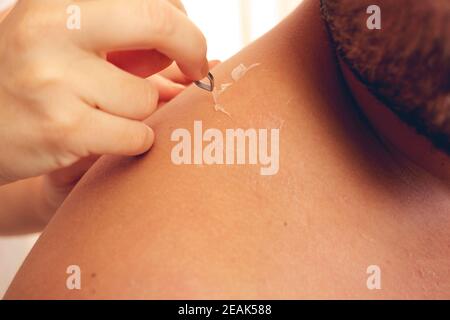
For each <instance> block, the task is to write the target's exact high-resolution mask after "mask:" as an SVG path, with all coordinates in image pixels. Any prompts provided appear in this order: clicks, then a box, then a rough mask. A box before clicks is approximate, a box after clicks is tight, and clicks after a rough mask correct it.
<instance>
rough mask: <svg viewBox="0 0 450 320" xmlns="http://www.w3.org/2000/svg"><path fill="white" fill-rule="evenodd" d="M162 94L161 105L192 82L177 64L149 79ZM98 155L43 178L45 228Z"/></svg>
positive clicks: (40, 209) (41, 208)
mask: <svg viewBox="0 0 450 320" xmlns="http://www.w3.org/2000/svg"><path fill="white" fill-rule="evenodd" d="M218 63H219V61H217V60H213V61H210V62H209V67H210V69H212V68H213V67H214V66H216V65H217V64H218ZM148 80H149V81H151V82H152V83H153V85H154V86H155V88H156V89H157V90H158V92H159V103H158V104H159V105H163V104H164V103H167V102H169V101H170V100H172V99H173V98H175V97H176V96H177V95H178V94H179V93H181V92H182V91H183V90H184V89H185V88H186V86H187V85H189V84H191V83H192V80H190V79H189V78H187V77H186V76H185V75H184V74H183V73H182V72H181V70H180V68H178V66H177V65H176V64H172V65H170V66H169V67H168V68H166V69H165V70H163V71H161V72H159V73H158V74H155V75H153V76H151V77H150V78H149V79H148ZM97 159H98V156H90V157H88V158H84V159H81V160H80V161H78V162H77V163H75V164H73V165H72V166H70V167H67V168H62V169H59V170H56V171H54V172H52V173H50V174H47V175H45V176H44V177H43V181H42V182H43V183H42V192H41V195H42V196H41V197H40V198H39V201H40V204H39V205H37V207H38V208H39V210H38V212H37V214H38V215H39V216H40V217H39V220H40V221H41V222H42V225H43V226H44V225H46V224H47V223H48V222H49V221H50V219H51V217H52V216H53V214H54V213H55V212H56V210H57V209H58V208H59V207H60V205H61V204H62V203H63V201H64V200H65V199H66V197H67V196H68V195H69V193H70V192H71V191H72V189H73V188H74V187H75V186H76V184H77V183H78V181H79V180H80V179H81V178H82V177H83V175H84V174H85V173H86V172H87V171H88V170H89V169H90V168H91V166H92V165H93V164H94V163H95V162H96V161H97Z"/></svg>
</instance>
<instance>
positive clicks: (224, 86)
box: [212, 63, 260, 118]
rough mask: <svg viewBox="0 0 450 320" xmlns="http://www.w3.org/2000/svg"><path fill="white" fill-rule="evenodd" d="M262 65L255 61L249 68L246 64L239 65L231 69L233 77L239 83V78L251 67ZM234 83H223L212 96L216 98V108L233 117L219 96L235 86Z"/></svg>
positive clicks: (215, 89)
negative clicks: (220, 101)
mask: <svg viewBox="0 0 450 320" xmlns="http://www.w3.org/2000/svg"><path fill="white" fill-rule="evenodd" d="M259 65H260V63H254V64H252V65H251V66H249V67H248V68H247V67H246V66H245V65H244V64H242V63H241V64H240V65H238V66H237V67H236V68H234V69H233V71H231V78H232V79H233V81H234V83H237V82H238V81H239V80H241V79H242V78H243V77H244V76H245V75H246V74H247V73H248V72H249V71H250V70H251V69H253V68H256V67H258V66H259ZM234 83H224V84H221V85H220V86H219V87H217V86H216V87H215V88H214V90H213V92H212V96H213V100H214V110H216V111H220V112H222V113H224V114H226V115H227V116H229V117H230V118H232V117H231V114H230V113H229V112H228V111H227V110H226V109H225V107H224V106H223V105H222V104H220V103H219V97H220V95H221V94H223V93H224V92H225V91H226V90H227V89H228V88H230V87H231V86H233V84H234Z"/></svg>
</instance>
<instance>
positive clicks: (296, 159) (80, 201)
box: [6, 0, 450, 299]
mask: <svg viewBox="0 0 450 320" xmlns="http://www.w3.org/2000/svg"><path fill="white" fill-rule="evenodd" d="M255 62H258V63H261V67H258V68H253V69H252V71H251V72H248V73H247V74H246V75H245V76H244V77H243V78H241V79H240V80H239V82H238V83H236V84H235V85H233V86H231V87H228V89H227V90H225V92H223V93H222V94H221V95H220V103H221V104H223V105H224V106H226V109H227V111H228V112H229V113H230V114H231V115H232V116H233V118H229V117H226V116H218V114H217V112H216V111H214V109H213V108H211V96H210V93H209V92H206V91H204V90H199V89H198V88H197V87H195V86H194V87H190V88H188V89H187V90H186V91H184V92H183V93H182V94H181V95H179V96H178V97H177V98H176V99H174V100H172V101H171V102H170V103H168V104H167V105H166V106H164V107H163V108H161V109H160V110H159V111H158V112H157V113H156V114H155V115H154V116H152V117H151V118H150V119H149V120H148V121H147V123H148V124H149V126H151V127H152V128H153V129H154V130H155V133H156V140H155V145H154V147H153V149H152V150H151V151H150V152H149V153H148V154H147V155H145V156H141V157H138V158H121V157H104V158H102V159H100V161H99V162H98V163H96V165H95V166H94V167H93V168H92V170H91V171H89V172H88V174H87V175H86V176H85V177H84V178H83V179H82V181H81V182H80V183H79V184H78V185H77V187H76V189H75V190H74V191H73V192H72V193H71V195H70V196H69V198H68V199H67V200H66V201H65V202H64V204H63V206H62V207H61V208H60V210H59V211H58V213H57V214H56V216H55V217H54V218H53V220H52V221H51V222H50V224H49V225H48V226H47V228H46V229H45V231H44V233H43V234H42V236H41V237H40V239H39V241H38V243H37V244H36V246H35V247H34V248H33V250H32V251H31V253H30V255H29V256H28V257H27V259H26V261H25V263H24V264H23V266H22V268H21V269H20V271H19V272H18V274H17V276H16V278H15V280H14V281H13V283H12V285H11V287H10V288H9V290H8V293H7V295H6V298H9V299H14V298H16V299H18V298H20V299H25V298H35V299H38V298H39V299H45V298H57V299H64V298H66V299H90V298H97V299H104V298H116V299H121V298H136V299H146V298H148V299H164V298H167V299H199V298H200V299H201V298H204V299H230V298H231V299H233V298H234V299H301V298H310V299H311V298H318V299H325V298H338V299H345V298H353V299H358V298H360V299H361V298H368V299H369V298H370V299H382V298H385V299H395V298H396V299H399V298H415V299H419V298H428V299H431V298H446V299H448V298H450V269H449V267H448V266H449V265H450V233H449V230H450V197H449V194H450V187H449V184H448V181H447V182H442V181H440V180H438V179H435V178H434V177H433V176H432V175H430V174H429V173H428V172H427V171H425V170H423V169H421V168H420V167H418V166H413V165H410V164H409V162H408V164H407V163H406V161H405V160H402V159H401V158H397V157H393V155H392V153H391V152H390V151H389V150H388V149H386V148H385V147H384V145H383V144H382V143H380V140H379V139H378V137H377V136H376V135H375V133H374V130H373V129H372V128H371V127H370V126H369V125H368V124H367V121H365V119H364V118H363V117H361V113H360V111H359V110H360V109H359V107H358V105H356V104H355V101H354V99H353V96H352V95H351V94H350V92H349V91H348V87H347V85H346V83H344V82H343V78H342V75H341V73H340V69H339V67H338V64H337V61H336V59H335V55H334V52H333V50H332V49H331V47H330V45H329V42H328V38H327V34H326V31H325V29H324V28H323V24H322V22H321V20H320V16H319V3H318V1H316V0H305V1H303V3H302V5H301V6H300V7H299V9H297V10H296V11H295V12H294V13H293V14H292V15H291V16H290V17H288V18H287V19H286V20H285V21H284V22H283V23H282V24H281V25H279V26H278V27H276V28H275V29H274V30H272V31H271V32H270V33H269V34H267V35H265V36H264V37H262V38H261V39H260V40H258V41H256V42H255V43H253V44H252V45H251V46H249V47H248V48H246V49H244V50H242V51H241V52H239V53H238V54H237V55H236V56H235V57H233V58H231V59H230V60H228V61H225V62H224V63H222V64H221V65H219V66H217V67H215V68H214V69H213V70H211V72H212V73H213V74H214V76H215V77H216V78H217V79H221V80H222V79H227V78H228V77H229V76H230V74H231V72H232V71H233V70H234V69H235V68H236V66H238V65H240V64H241V63H243V64H244V65H245V66H250V65H251V64H253V63H255ZM219 88H220V87H219ZM195 121H202V124H203V126H204V128H215V129H217V130H220V131H221V132H226V130H227V129H235V128H257V129H264V128H278V127H281V126H282V128H283V129H282V130H280V135H279V140H280V141H279V142H280V152H279V158H280V166H279V170H278V172H277V174H276V175H273V176H261V175H260V174H259V171H260V168H259V167H258V166H252V165H232V166H202V167H200V166H194V165H181V166H177V165H175V164H173V163H172V161H171V151H172V148H173V146H174V143H173V142H172V141H171V139H170V137H171V134H172V133H173V132H174V130H177V129H179V128H192V126H193V123H194V122H195ZM444 164H445V165H448V164H449V162H447V163H444ZM72 265H78V266H79V267H80V270H81V274H82V279H81V290H68V289H67V287H66V281H67V278H68V276H69V275H68V274H67V273H66V270H67V268H68V267H69V266H72ZM371 270H380V271H381V279H380V285H381V289H376V288H373V286H368V284H373V283H375V284H376V283H377V281H374V282H372V281H368V280H370V279H369V277H370V276H372V274H368V271H369V272H372V271H371ZM92 275H95V276H92Z"/></svg>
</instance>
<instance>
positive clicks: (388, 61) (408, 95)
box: [322, 0, 450, 155]
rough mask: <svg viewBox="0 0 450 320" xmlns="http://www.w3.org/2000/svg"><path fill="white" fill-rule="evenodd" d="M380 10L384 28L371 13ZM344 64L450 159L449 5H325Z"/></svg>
mask: <svg viewBox="0 0 450 320" xmlns="http://www.w3.org/2000/svg"><path fill="white" fill-rule="evenodd" d="M373 4H376V5H378V6H379V7H380V9H381V29H380V30H376V29H375V30H370V29H369V28H368V27H367V24H366V22H367V19H368V18H369V16H370V14H368V13H367V12H366V10H367V8H368V7H369V6H370V5H373ZM322 15H323V18H324V20H325V21H326V24H327V27H328V30H329V32H330V35H331V38H332V40H333V43H334V45H335V47H336V50H337V53H338V55H339V58H340V60H341V61H342V63H343V64H344V66H345V67H346V68H349V69H350V70H351V71H352V73H353V74H354V76H356V78H357V79H359V81H360V83H362V84H364V85H365V87H366V88H367V89H368V90H369V91H370V93H371V94H372V95H373V96H375V97H376V98H377V99H378V100H379V101H380V102H381V103H382V104H383V105H384V106H385V107H387V108H389V109H390V110H391V111H392V112H394V113H395V114H396V115H397V116H398V118H399V119H400V120H401V121H402V122H404V123H406V124H408V125H409V126H411V127H413V128H415V130H416V131H417V132H418V133H420V134H421V135H423V136H425V137H426V138H427V139H428V140H429V141H431V142H432V143H433V144H434V145H435V146H436V147H437V148H439V149H440V150H442V151H444V152H446V153H447V154H448V155H450V1H448V0H421V1H417V0H395V1H394V0H376V1H373V0H322Z"/></svg>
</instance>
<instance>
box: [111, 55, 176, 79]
mask: <svg viewBox="0 0 450 320" xmlns="http://www.w3.org/2000/svg"><path fill="white" fill-rule="evenodd" d="M108 61H109V62H111V63H112V64H114V65H115V66H116V67H118V68H120V69H122V70H124V71H126V72H129V73H131V74H134V75H135V76H138V77H141V78H147V77H149V76H151V75H153V74H155V73H158V72H160V71H161V70H163V69H165V68H167V67H168V66H169V65H170V64H171V63H172V60H170V59H169V58H167V57H166V56H165V55H163V54H161V53H159V52H158V51H156V50H131V51H119V52H110V53H108Z"/></svg>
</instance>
